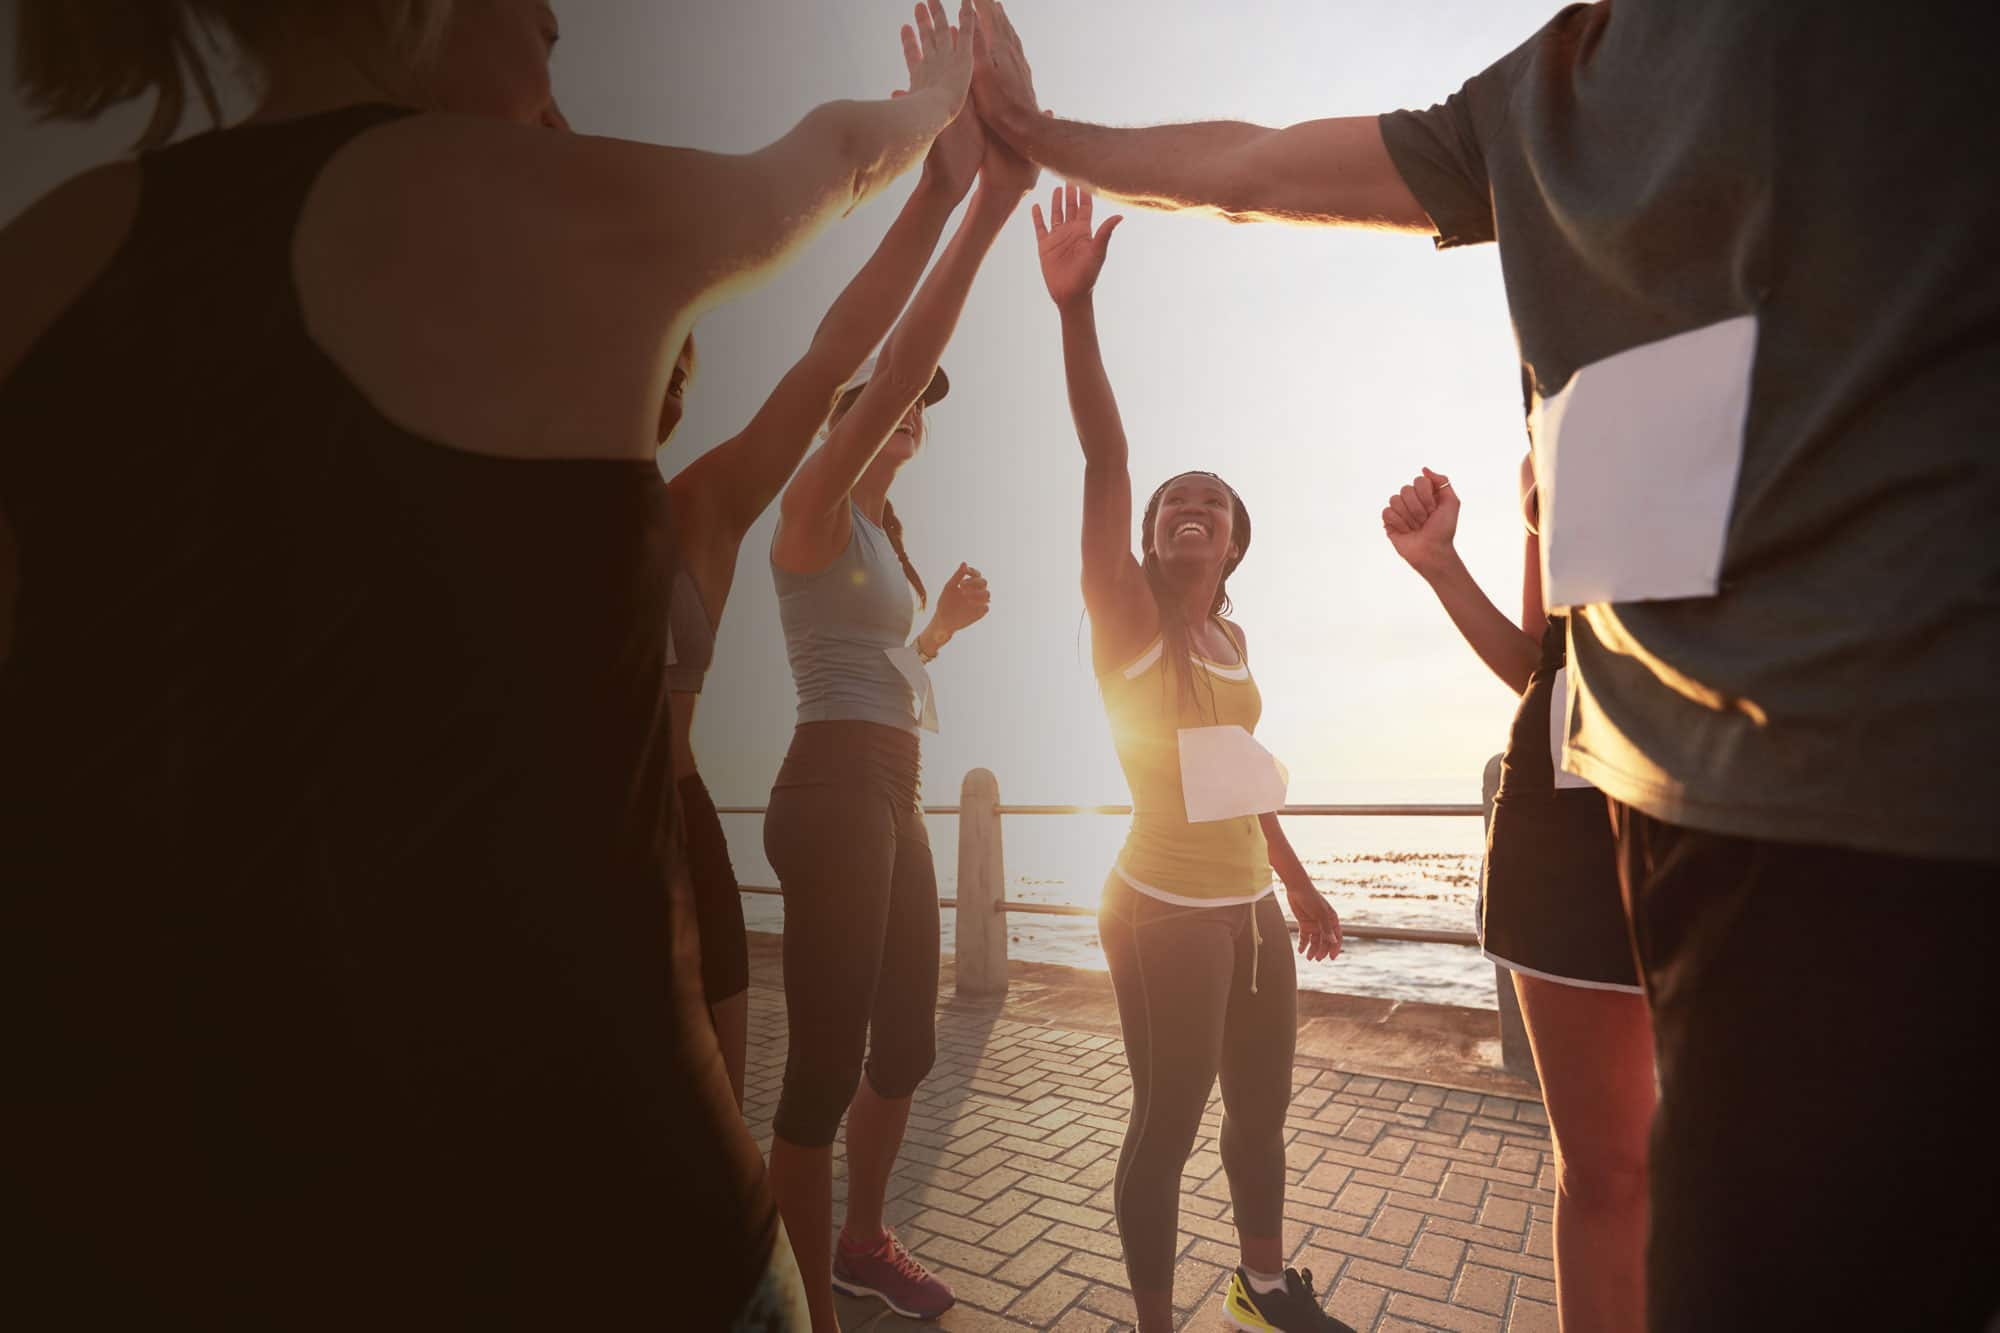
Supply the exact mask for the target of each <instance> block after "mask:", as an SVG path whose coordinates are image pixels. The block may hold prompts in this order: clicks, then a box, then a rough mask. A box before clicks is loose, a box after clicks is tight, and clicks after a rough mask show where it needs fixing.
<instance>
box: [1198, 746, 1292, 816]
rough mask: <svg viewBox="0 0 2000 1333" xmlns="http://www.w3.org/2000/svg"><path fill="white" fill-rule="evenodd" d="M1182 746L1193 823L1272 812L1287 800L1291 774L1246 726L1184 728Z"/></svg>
mask: <svg viewBox="0 0 2000 1333" xmlns="http://www.w3.org/2000/svg"><path fill="white" fill-rule="evenodd" d="M1180 748H1181V795H1182V798H1183V800H1184V801H1185V802H1186V806H1187V819H1188V822H1189V823H1190V824H1201V823H1205V822H1207V821H1209V820H1214V819H1241V818H1242V817H1243V816H1245V815H1263V814H1269V813H1270V812H1271V811H1273V810H1277V809H1279V808H1280V807H1282V806H1283V805H1284V804H1285V789H1286V788H1287V787H1288V786H1290V785H1291V774H1289V773H1287V772H1286V771H1285V766H1284V765H1283V764H1281V763H1279V762H1278V760H1277V757H1276V756H1275V755H1273V754H1272V753H1271V752H1270V751H1269V750H1267V749H1265V748H1264V747H1263V746H1261V745H1259V744H1258V743H1257V738H1256V737H1255V736H1252V735H1251V734H1250V733H1249V732H1247V731H1245V730H1244V729H1243V728H1242V727H1237V726H1227V727H1183V728H1181V730H1180Z"/></svg>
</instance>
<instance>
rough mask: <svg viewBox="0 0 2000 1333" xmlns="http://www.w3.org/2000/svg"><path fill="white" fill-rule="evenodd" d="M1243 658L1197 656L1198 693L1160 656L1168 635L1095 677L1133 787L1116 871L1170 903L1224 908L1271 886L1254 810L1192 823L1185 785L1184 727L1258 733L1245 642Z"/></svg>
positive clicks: (1258, 700) (1259, 705)
mask: <svg viewBox="0 0 2000 1333" xmlns="http://www.w3.org/2000/svg"><path fill="white" fill-rule="evenodd" d="M1224 632H1225V633H1228V634H1229V637H1230V641H1231V642H1233V643H1235V644H1236V645H1237V654H1236V655H1237V657H1238V658H1239V659H1240V662H1239V664H1238V665H1234V666H1231V665H1229V664H1227V663H1223V662H1211V661H1209V660H1207V659H1206V658H1203V657H1201V656H1199V655H1197V656H1196V657H1195V658H1194V666H1193V671H1194V680H1193V685H1194V691H1193V693H1194V697H1193V698H1192V699H1190V698H1188V697H1187V694H1186V692H1185V691H1184V690H1183V688H1182V685H1181V682H1180V681H1179V679H1178V678H1177V677H1176V676H1175V675H1173V674H1171V673H1169V671H1168V669H1167V665H1166V663H1165V662H1164V661H1163V660H1162V642H1161V640H1159V639H1155V640H1154V641H1153V646H1152V647H1150V648H1148V649H1147V650H1146V651H1145V652H1144V653H1141V654H1140V655H1139V657H1138V658H1137V659H1136V660H1134V661H1133V662H1132V663H1131V664H1130V665H1128V666H1126V667H1124V668H1122V669H1121V670H1118V671H1112V672H1109V673H1107V674H1105V675H1103V676H1101V677H1099V679H1098V689H1099V691H1100V692H1101V693H1102V694H1103V696H1104V711H1105V713H1106V715H1108V716H1109V717H1110V719H1111V737H1112V740H1113V742H1114V743H1115V744H1116V745H1117V747H1118V762H1119V764H1120V765H1121V766H1122V767H1123V768H1124V770H1125V781H1126V784H1127V785H1128V786H1129V787H1131V789H1132V828H1131V831H1130V832H1129V833H1127V834H1126V835H1125V846H1124V848H1123V849H1122V850H1121V851H1120V852H1119V853H1118V862H1117V871H1118V874H1119V875H1120V876H1121V877H1123V879H1124V880H1125V882H1126V883H1127V884H1130V885H1131V886H1132V887H1133V888H1134V889H1137V890H1138V891H1139V892H1141V893H1145V894H1149V895H1151V896H1152V897H1155V898H1162V899H1165V900H1166V901H1168V902H1178V903H1189V904H1194V905H1197V906H1203V907H1210V906H1222V905H1224V904H1228V903H1242V902H1253V901H1255V900H1256V899H1258V898H1261V897H1263V896H1264V894H1265V893H1267V892H1269V891H1270V887H1271V854H1270V849H1269V848H1268V847H1267V846H1266V845H1265V842H1264V829H1263V827H1262V826H1261V825H1260V824H1259V823H1258V822H1257V818H1256V816H1254V815H1250V816H1245V817H1241V818H1236V819H1217V820H1206V821H1203V822H1201V823H1198V824H1197V823H1190V822H1188V817H1187V802H1186V798H1185V796H1184V794H1183V792H1182V788H1181V758H1180V731H1181V728H1183V727H1214V726H1231V725H1234V726H1239V727H1242V728H1243V729H1244V730H1245V731H1249V732H1255V731H1256V729H1257V718H1258V716H1259V715H1260V714H1261V713H1262V712H1263V710H1264V700H1263V696H1262V695H1260V694H1259V693H1258V692H1257V682H1256V681H1255V680H1254V679H1252V678H1251V675H1250V662H1249V658H1248V657H1247V656H1246V655H1245V654H1244V652H1243V649H1242V641H1241V640H1240V639H1238V638H1237V637H1236V635H1235V634H1234V633H1233V632H1230V631H1229V630H1228V629H1227V627H1225V629H1224Z"/></svg>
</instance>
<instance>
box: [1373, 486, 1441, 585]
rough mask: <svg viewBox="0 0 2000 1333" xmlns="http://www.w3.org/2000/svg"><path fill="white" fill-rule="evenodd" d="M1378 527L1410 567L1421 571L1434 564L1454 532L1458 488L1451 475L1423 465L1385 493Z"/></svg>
mask: <svg viewBox="0 0 2000 1333" xmlns="http://www.w3.org/2000/svg"><path fill="white" fill-rule="evenodd" d="M1382 530H1383V531H1384V532H1385V533H1387V534H1388V537H1389V544H1390V545H1391V546H1393V547H1395V548H1396V554H1397V555H1400V556H1402V557H1403V559H1404V560H1406V561H1408V562H1409V564H1410V567H1411V568H1412V569H1415V570H1417V571H1418V572H1420V573H1421V572H1423V571H1424V570H1426V569H1429V568H1432V567H1434V566H1435V564H1436V563H1437V562H1438V561H1439V560H1440V559H1442V558H1444V557H1445V556H1447V555H1449V554H1450V552H1451V549H1452V539H1453V537H1455V536H1456V535H1457V533H1458V492H1457V491H1456V490H1455V489H1453V487H1452V484H1451V479H1450V478H1449V477H1446V476H1445V475H1443V474H1442V473H1438V472H1433V471H1431V470H1430V469H1429V468H1425V469H1424V470H1423V474H1422V475H1421V476H1419V477H1416V478H1415V479H1413V480H1412V481H1411V482H1410V484H1409V485H1407V486H1405V487H1403V489H1402V490H1400V491H1398V492H1396V493H1395V494H1394V495H1392V496H1390V497H1389V503H1388V504H1387V505H1386V506H1385V507H1384V508H1383V510H1382Z"/></svg>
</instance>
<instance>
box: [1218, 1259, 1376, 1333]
mask: <svg viewBox="0 0 2000 1333" xmlns="http://www.w3.org/2000/svg"><path fill="white" fill-rule="evenodd" d="M1222 1313H1223V1314H1225V1315H1227V1316H1228V1318H1229V1322H1230V1323H1232V1324H1234V1325H1235V1326H1236V1327H1238V1328H1240V1329H1247V1330H1249V1333H1354V1329H1353V1328H1352V1327H1351V1326H1349V1325H1347V1324H1343V1323H1341V1322H1340V1321H1339V1320H1338V1319H1335V1318H1334V1317H1333V1316H1332V1315H1330V1314H1328V1313H1327V1312H1326V1311H1324V1310H1322V1309H1320V1308H1319V1297H1318V1296H1316V1295H1315V1294H1314V1293H1313V1275H1312V1269H1310V1268H1308V1269H1304V1270H1300V1269H1297V1268H1287V1269H1286V1270H1285V1289H1284V1290H1283V1291H1259V1290H1257V1289H1256V1288H1255V1287H1253V1286H1251V1285H1250V1279H1249V1278H1248V1277H1246V1276H1244V1273H1243V1270H1242V1269H1241V1268H1238V1269H1237V1270H1236V1273H1235V1275H1234V1276H1233V1277H1231V1278H1230V1279H1229V1295H1228V1296H1227V1297H1226V1298H1224V1300H1223V1302H1222Z"/></svg>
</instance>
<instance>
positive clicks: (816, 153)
mask: <svg viewBox="0 0 2000 1333" xmlns="http://www.w3.org/2000/svg"><path fill="white" fill-rule="evenodd" d="M915 36H916V49H915V50H914V51H912V52H908V53H907V54H908V57H909V65H910V90H909V92H908V94H907V95H905V96H900V97H894V98H889V99H886V100H883V101H876V102H858V101H857V102H830V103H827V104H826V105H824V106H821V107H818V108H816V109H815V110H813V111H812V112H810V113H809V114H808V115H807V116H806V117H805V119H804V120H802V121H801V122H800V123H799V124H798V126H797V127H795V128H794V129H793V130H792V131H791V133H789V134H787V135H785V136H784V137H783V138H781V139H779V140H778V141H777V142H775V143H773V144H771V145H769V146H768V147H766V148H763V149H760V150H759V151H757V152H754V153H748V154H743V155H738V156H731V155H725V154H713V153H693V152H690V151H688V150H676V151H675V154H674V155H675V157H676V158H677V159H678V160H676V161H672V162H664V161H663V162H661V163H660V164H659V165H658V167H657V169H656V170H657V172H658V173H660V174H664V175H666V176H668V177H670V181H669V180H656V181H655V182H648V181H647V180H646V176H647V175H648V174H649V173H647V172H645V171H643V170H642V171H639V172H638V173H637V177H638V179H637V180H636V181H633V182H631V184H632V185H633V186H635V187H636V189H637V191H638V192H639V193H640V194H641V195H643V196H644V197H645V198H647V199H650V200H653V201H654V204H653V212H654V213H655V215H656V216H657V225H656V226H654V227H649V228H647V229H646V231H647V232H648V233H649V234H648V235H647V236H646V238H645V241H644V244H645V248H646V250H647V251H648V252H649V253H656V254H659V255H660V256H661V257H662V258H663V259H667V260H668V262H670V263H671V264H673V265H674V266H675V267H676V268H677V269H684V270H686V271H687V272H688V273H689V275H690V279H691V283H692V286H691V289H690V290H689V291H688V297H689V299H690V301H691V303H692V304H693V305H694V307H695V308H696V309H697V310H700V309H704V308H706V307H707V306H709V305H712V304H714V303H715V302H716V301H719V300H722V299H724V298H725V297H727V296H728V295H729V294H731V293H732V292H733V291H735V290H736V289H738V288H739V287H740V286H741V285H742V284H743V283H745V282H749V281H754V280H756V279H758V278H760V277H762V276H763V275H764V274H765V273H766V272H767V271H768V270H769V269H770V268H772V267H773V266H775V264H776V263H777V262H779V261H780V260H782V259H784V258H785V257H787V256H788V255H789V254H791V253H792V252H793V251H795V250H797V249H798V248H800V247H801V246H802V245H803V243H804V242H806V241H807V240H809V239H810V238H811V237H812V236H813V235H815V234H817V232H818V231H819V229H820V228H821V227H823V226H824V225H825V224H826V223H828V222H830V221H831V220H833V219H834V218H836V217H844V216H846V215H847V214H848V213H850V212H852V211H853V210H854V209H855V208H856V207H857V206H859V205H860V204H861V203H863V202H864V201H866V200H868V199H871V198H873V197H874V196H875V195H876V194H877V193H879V192H880V191H881V190H882V188H883V187H884V186H886V185H887V184H888V183H889V182H890V181H892V180H894V179H896V178H897V177H898V176H900V175H902V174H903V173H904V172H905V171H907V170H909V169H910V168H911V167H913V166H915V165H916V164H917V163H918V162H919V161H920V160H921V159H922V158H923V156H924V154H925V153H926V152H927V151H928V149H929V147H930V145H931V142H932V140H934V139H935V138H936V137H937V136H938V135H939V134H940V133H941V132H942V131H943V130H944V129H945V127H946V126H948V125H950V124H951V122H952V121H953V119H955V118H956V117H957V115H958V112H959V110H960V108H961V107H962V106H963V105H964V104H965V102H966V97H967V92H968V87H969V82H970V78H971V70H972V64H973V54H974V51H973V48H974V47H975V45H976V44H977V42H976V32H975V25H974V21H973V13H972V8H971V0H962V2H961V6H960V10H959V27H958V28H956V29H954V28H953V27H952V26H951V25H950V24H949V23H948V22H947V20H946V15H945V9H944V5H943V3H942V0H927V3H926V5H925V7H924V8H923V9H922V10H920V11H919V13H918V16H917V24H916V34H915ZM653 151H654V152H658V151H660V150H653ZM634 202H635V203H637V201H636V200H635V201H634ZM662 240H665V241H666V242H668V245H667V246H665V247H662V246H661V245H660V242H661V241H662ZM676 250H677V251H678V253H674V252H675V251H676ZM669 256H671V257H670V258H669Z"/></svg>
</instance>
